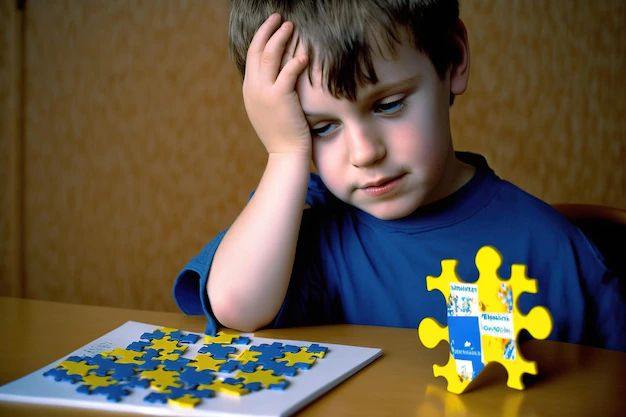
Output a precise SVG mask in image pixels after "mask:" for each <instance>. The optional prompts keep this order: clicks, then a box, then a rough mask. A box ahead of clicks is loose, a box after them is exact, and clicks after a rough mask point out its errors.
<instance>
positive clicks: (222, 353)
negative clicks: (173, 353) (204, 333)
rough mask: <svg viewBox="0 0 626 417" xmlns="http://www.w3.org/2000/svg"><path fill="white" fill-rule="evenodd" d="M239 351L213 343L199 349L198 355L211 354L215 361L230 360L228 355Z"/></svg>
mask: <svg viewBox="0 0 626 417" xmlns="http://www.w3.org/2000/svg"><path fill="white" fill-rule="evenodd" d="M236 351H237V349H236V348H234V347H232V346H224V345H222V344H220V343H211V344H209V345H204V346H202V347H201V348H200V349H198V353H210V354H211V356H213V357H214V358H215V359H224V360H225V359H228V355H231V354H233V353H235V352H236Z"/></svg>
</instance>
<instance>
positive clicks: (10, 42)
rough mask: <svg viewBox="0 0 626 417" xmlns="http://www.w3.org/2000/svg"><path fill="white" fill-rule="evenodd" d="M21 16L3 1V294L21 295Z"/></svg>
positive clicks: (12, 4) (0, 134) (0, 74)
mask: <svg viewBox="0 0 626 417" xmlns="http://www.w3.org/2000/svg"><path fill="white" fill-rule="evenodd" d="M21 23H22V22H21V16H20V13H19V12H18V11H17V8H16V7H15V1H11V0H0V295H3V296H14V297H19V296H21V295H22V271H21V264H22V262H21V242H22V236H21V227H20V225H21V223H22V212H21V206H20V202H21V198H22V189H21V187H20V182H21V178H22V172H21V168H22V163H21V162H22V159H21V156H22V149H21V143H22V142H21V131H20V128H21V119H20V114H21V79H22V77H21V75H22V74H21V47H22V44H21V39H22V37H21V29H22V24H21Z"/></svg>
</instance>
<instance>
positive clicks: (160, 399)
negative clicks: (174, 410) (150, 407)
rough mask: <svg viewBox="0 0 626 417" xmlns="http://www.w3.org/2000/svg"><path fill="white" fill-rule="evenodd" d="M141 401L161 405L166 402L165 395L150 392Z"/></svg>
mask: <svg viewBox="0 0 626 417" xmlns="http://www.w3.org/2000/svg"><path fill="white" fill-rule="evenodd" d="M143 400H144V401H145V402H148V403H162V404H165V403H166V402H167V394H162V393H160V392H151V393H150V394H148V395H146V396H145V397H144V398H143Z"/></svg>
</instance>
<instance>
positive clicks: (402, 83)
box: [304, 75, 421, 117]
mask: <svg viewBox="0 0 626 417" xmlns="http://www.w3.org/2000/svg"><path fill="white" fill-rule="evenodd" d="M420 78H421V76H420V75H413V76H410V77H406V78H402V79H400V80H398V81H394V82H390V83H387V84H376V85H375V86H374V88H372V90H371V91H369V92H368V93H367V94H366V95H365V96H363V97H357V101H361V102H371V101H374V100H376V99H378V98H380V97H381V96H384V95H385V94H388V93H390V92H395V91H398V90H403V89H406V88H413V87H414V86H415V84H417V83H418V82H419V80H420ZM323 115H324V113H323V112H322V113H314V112H308V111H304V116H305V117H314V116H323Z"/></svg>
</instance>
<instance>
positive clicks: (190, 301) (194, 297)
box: [173, 230, 226, 335]
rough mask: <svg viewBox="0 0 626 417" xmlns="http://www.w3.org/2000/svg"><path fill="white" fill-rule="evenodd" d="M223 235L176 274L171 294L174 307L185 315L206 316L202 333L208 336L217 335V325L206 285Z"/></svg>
mask: <svg viewBox="0 0 626 417" xmlns="http://www.w3.org/2000/svg"><path fill="white" fill-rule="evenodd" d="M225 234H226V230H224V231H222V232H221V233H219V234H218V235H217V236H215V238H213V240H211V241H210V242H209V243H208V244H207V245H206V246H205V247H204V248H202V251H201V252H200V253H199V254H197V255H196V256H194V257H193V258H192V259H191V261H189V263H188V264H187V265H186V266H185V267H184V268H183V270H182V271H181V272H180V274H178V277H177V278H176V281H175V282H174V289H173V293H174V301H176V305H177V306H178V308H179V309H180V310H181V311H182V312H183V313H185V314H187V315H194V316H201V315H204V316H206V318H207V325H206V329H205V331H204V333H205V334H209V335H215V334H216V333H217V328H218V325H219V323H218V321H217V319H216V318H215V315H214V314H213V310H212V309H211V303H210V302H209V296H208V294H207V292H206V284H207V280H208V279H209V270H210V269H211V263H212V262H213V257H214V256H215V251H216V250H217V247H218V246H219V244H220V242H221V241H222V238H223V237H224V235H225Z"/></svg>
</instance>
